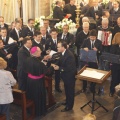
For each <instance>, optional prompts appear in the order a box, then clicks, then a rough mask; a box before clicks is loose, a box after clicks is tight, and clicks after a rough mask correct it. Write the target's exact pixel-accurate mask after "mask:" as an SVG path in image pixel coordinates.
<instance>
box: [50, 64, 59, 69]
mask: <svg viewBox="0 0 120 120" xmlns="http://www.w3.org/2000/svg"><path fill="white" fill-rule="evenodd" d="M51 66H52V67H53V68H54V70H59V66H58V65H55V64H51Z"/></svg>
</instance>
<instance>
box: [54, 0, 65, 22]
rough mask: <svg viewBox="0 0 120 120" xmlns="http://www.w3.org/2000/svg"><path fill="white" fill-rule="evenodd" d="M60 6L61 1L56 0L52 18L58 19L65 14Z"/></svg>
mask: <svg viewBox="0 0 120 120" xmlns="http://www.w3.org/2000/svg"><path fill="white" fill-rule="evenodd" d="M61 6H62V2H61V1H60V0H57V1H56V6H55V8H54V10H53V18H55V19H59V20H60V21H61V20H62V19H63V18H64V16H65V15H66V14H65V13H63V10H62V8H61Z"/></svg>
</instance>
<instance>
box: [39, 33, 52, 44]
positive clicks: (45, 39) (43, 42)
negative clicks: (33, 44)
mask: <svg viewBox="0 0 120 120" xmlns="http://www.w3.org/2000/svg"><path fill="white" fill-rule="evenodd" d="M50 38H51V36H50V35H49V34H46V37H45V38H42V39H41V43H42V44H43V45H44V44H46V42H47V41H48V40H49V39H50Z"/></svg>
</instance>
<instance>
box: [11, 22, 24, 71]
mask: <svg viewBox="0 0 120 120" xmlns="http://www.w3.org/2000/svg"><path fill="white" fill-rule="evenodd" d="M20 28H21V24H20V22H19V21H16V23H15V28H14V29H13V30H11V31H10V35H9V36H10V37H11V38H12V39H13V40H15V41H16V42H17V43H18V46H16V47H14V50H13V53H12V55H13V56H12V63H13V65H12V69H14V70H16V68H17V62H18V60H17V59H18V58H17V53H18V49H19V48H20V47H21V46H22V41H23V37H22V31H21V29H20Z"/></svg>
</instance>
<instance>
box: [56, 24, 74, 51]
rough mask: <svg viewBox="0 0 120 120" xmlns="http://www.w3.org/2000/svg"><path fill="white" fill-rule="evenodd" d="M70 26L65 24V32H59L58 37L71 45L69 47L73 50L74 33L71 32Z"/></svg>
mask: <svg viewBox="0 0 120 120" xmlns="http://www.w3.org/2000/svg"><path fill="white" fill-rule="evenodd" d="M68 31H69V26H68V25H64V26H63V32H62V33H59V34H58V38H60V39H61V40H63V41H65V42H66V43H67V45H68V47H69V49H70V50H71V51H72V52H73V45H74V35H73V34H71V33H69V32H68Z"/></svg>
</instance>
